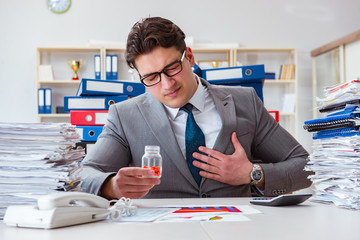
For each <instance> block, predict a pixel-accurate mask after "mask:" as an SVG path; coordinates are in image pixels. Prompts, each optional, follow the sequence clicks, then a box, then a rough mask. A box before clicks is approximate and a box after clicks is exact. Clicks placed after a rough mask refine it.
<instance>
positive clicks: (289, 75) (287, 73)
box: [279, 64, 295, 80]
mask: <svg viewBox="0 0 360 240" xmlns="http://www.w3.org/2000/svg"><path fill="white" fill-rule="evenodd" d="M294 76H295V64H283V65H281V67H280V78H279V79H280V80H292V79H294Z"/></svg>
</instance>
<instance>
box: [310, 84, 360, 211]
mask: <svg viewBox="0 0 360 240" xmlns="http://www.w3.org/2000/svg"><path fill="white" fill-rule="evenodd" d="M359 91H360V81H359V80H352V81H349V82H346V83H342V84H339V85H336V86H333V87H329V88H326V89H325V92H326V97H325V98H323V99H318V101H319V105H320V109H319V111H320V112H324V113H326V117H324V118H319V119H313V120H309V121H305V125H304V128H305V129H306V130H307V131H309V132H314V133H313V139H315V141H314V144H313V153H312V154H310V156H309V164H308V165H307V166H306V167H305V169H306V170H310V171H313V172H315V175H312V176H310V178H311V179H312V181H313V183H314V187H315V189H316V195H315V196H314V197H313V198H312V199H313V200H316V201H319V202H325V203H333V204H335V205H338V206H342V207H346V208H351V209H358V210H360V107H359V105H360V95H359Z"/></svg>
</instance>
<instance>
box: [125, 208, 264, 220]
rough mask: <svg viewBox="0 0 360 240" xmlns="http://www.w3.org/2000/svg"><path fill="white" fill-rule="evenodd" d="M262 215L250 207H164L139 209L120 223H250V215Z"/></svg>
mask: <svg viewBox="0 0 360 240" xmlns="http://www.w3.org/2000/svg"><path fill="white" fill-rule="evenodd" d="M258 213H261V212H260V211H259V210H257V209H255V208H253V207H251V206H249V205H238V206H230V205H229V206H218V205H196V206H186V207H184V206H164V207H139V208H138V212H137V214H136V215H135V216H128V217H123V218H122V219H121V220H119V221H118V222H194V221H195V222H197V221H218V222H224V221H236V222H238V221H250V219H249V218H248V217H247V216H246V215H248V214H258Z"/></svg>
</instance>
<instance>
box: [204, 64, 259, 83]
mask: <svg viewBox="0 0 360 240" xmlns="http://www.w3.org/2000/svg"><path fill="white" fill-rule="evenodd" d="M202 77H203V78H204V79H206V80H208V81H209V82H211V83H213V84H233V83H237V82H239V80H254V79H265V67H264V65H263V64H260V65H250V66H240V67H227V68H212V69H203V70H202Z"/></svg>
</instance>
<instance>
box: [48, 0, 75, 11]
mask: <svg viewBox="0 0 360 240" xmlns="http://www.w3.org/2000/svg"><path fill="white" fill-rule="evenodd" d="M46 2H47V5H48V7H49V9H50V10H51V11H52V12H54V13H64V12H66V11H67V10H69V8H70V6H71V0H46Z"/></svg>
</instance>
